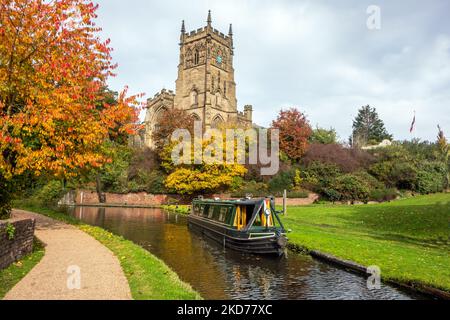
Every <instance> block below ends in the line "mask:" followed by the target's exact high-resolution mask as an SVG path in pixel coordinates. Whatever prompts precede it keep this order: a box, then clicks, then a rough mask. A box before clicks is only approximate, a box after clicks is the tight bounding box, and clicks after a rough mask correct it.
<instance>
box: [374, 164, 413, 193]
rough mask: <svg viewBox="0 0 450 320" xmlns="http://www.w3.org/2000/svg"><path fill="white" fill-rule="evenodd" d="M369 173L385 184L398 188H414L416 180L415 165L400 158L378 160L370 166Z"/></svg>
mask: <svg viewBox="0 0 450 320" xmlns="http://www.w3.org/2000/svg"><path fill="white" fill-rule="evenodd" d="M369 173H371V174H372V175H374V176H375V177H376V178H378V180H380V181H382V182H384V183H385V184H386V185H387V186H389V187H397V188H399V189H408V190H414V187H415V185H416V181H417V167H416V166H415V165H414V164H413V163H411V162H405V161H400V160H395V161H394V160H392V161H383V162H379V163H377V164H375V165H373V166H371V167H370V169H369Z"/></svg>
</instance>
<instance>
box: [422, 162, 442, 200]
mask: <svg viewBox="0 0 450 320" xmlns="http://www.w3.org/2000/svg"><path fill="white" fill-rule="evenodd" d="M446 175H447V169H446V167H445V164H444V163H441V162H424V163H422V164H421V166H420V169H419V171H418V173H417V184H416V191H417V192H420V193H422V194H428V193H434V192H442V191H443V190H444V188H445V184H446Z"/></svg>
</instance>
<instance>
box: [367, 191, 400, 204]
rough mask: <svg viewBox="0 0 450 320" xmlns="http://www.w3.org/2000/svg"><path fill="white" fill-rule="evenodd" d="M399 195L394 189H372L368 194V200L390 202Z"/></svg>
mask: <svg viewBox="0 0 450 320" xmlns="http://www.w3.org/2000/svg"><path fill="white" fill-rule="evenodd" d="M398 195H399V193H398V191H397V189H395V188H380V189H374V190H372V191H371V192H370V196H369V198H370V200H374V201H379V202H382V201H392V200H395V199H396V198H397V196H398Z"/></svg>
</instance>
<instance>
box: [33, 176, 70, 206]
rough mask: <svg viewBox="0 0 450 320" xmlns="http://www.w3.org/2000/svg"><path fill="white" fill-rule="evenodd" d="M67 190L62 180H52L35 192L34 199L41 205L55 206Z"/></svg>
mask: <svg viewBox="0 0 450 320" xmlns="http://www.w3.org/2000/svg"><path fill="white" fill-rule="evenodd" d="M66 192H67V190H65V189H64V188H63V185H62V183H61V181H59V180H50V181H49V182H48V183H47V184H46V185H44V186H43V187H42V188H41V189H39V190H38V191H37V192H35V193H34V195H33V196H32V200H33V202H36V203H38V204H40V205H45V206H55V205H56V204H57V203H58V201H59V200H60V199H61V198H62V197H63V196H64V194H65V193H66Z"/></svg>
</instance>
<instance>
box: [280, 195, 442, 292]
mask: <svg viewBox="0 0 450 320" xmlns="http://www.w3.org/2000/svg"><path fill="white" fill-rule="evenodd" d="M283 221H284V223H285V225H286V227H287V228H290V229H291V230H292V233H290V234H289V236H288V237H289V239H290V242H291V243H292V244H294V245H296V246H299V247H301V248H305V249H307V250H318V251H322V252H325V253H329V254H332V255H334V256H336V257H338V258H341V259H346V260H351V261H354V262H357V263H359V264H362V265H365V266H370V265H377V266H379V267H380V269H381V273H382V278H383V279H385V280H391V281H396V282H401V283H405V284H408V285H411V286H415V287H420V286H422V285H427V286H431V287H434V288H438V289H441V290H444V291H447V292H450V242H449V221H450V193H446V194H435V195H429V196H418V197H414V198H409V199H403V200H398V201H393V202H390V203H383V204H373V205H355V206H347V205H311V206H305V207H289V208H288V216H287V217H283Z"/></svg>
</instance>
